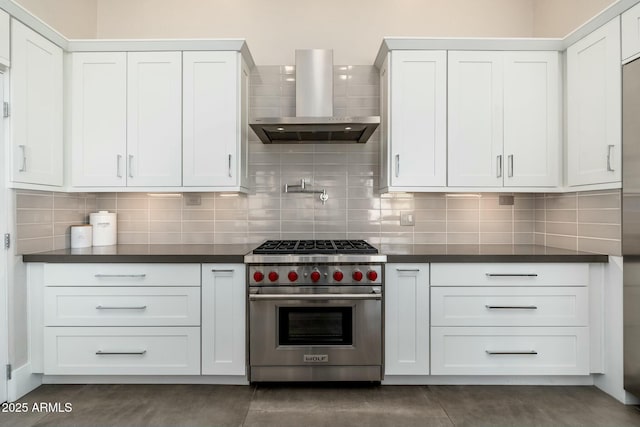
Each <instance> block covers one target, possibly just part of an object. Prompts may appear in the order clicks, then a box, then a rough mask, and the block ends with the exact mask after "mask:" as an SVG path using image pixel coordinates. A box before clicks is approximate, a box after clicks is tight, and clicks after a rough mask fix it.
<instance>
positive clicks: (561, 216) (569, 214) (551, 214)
mask: <svg viewBox="0 0 640 427" xmlns="http://www.w3.org/2000/svg"><path fill="white" fill-rule="evenodd" d="M545 218H546V221H555V222H576V221H577V219H578V211H576V210H549V211H547V213H546V216H545Z"/></svg>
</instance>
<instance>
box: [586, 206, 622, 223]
mask: <svg viewBox="0 0 640 427" xmlns="http://www.w3.org/2000/svg"><path fill="white" fill-rule="evenodd" d="M620 213H621V212H620V209H580V210H578V222H581V223H602V224H620V223H621V220H622V218H621V216H620Z"/></svg>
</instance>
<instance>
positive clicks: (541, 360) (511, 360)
mask: <svg viewBox="0 0 640 427" xmlns="http://www.w3.org/2000/svg"><path fill="white" fill-rule="evenodd" d="M588 284H589V265H588V264H560V263H558V264H555V263H554V264H551V263H549V264H545V263H469V264H454V263H451V264H431V374H432V375H589V372H590V364H589V360H590V347H589V301H588V299H589V297H588V295H589V292H588Z"/></svg>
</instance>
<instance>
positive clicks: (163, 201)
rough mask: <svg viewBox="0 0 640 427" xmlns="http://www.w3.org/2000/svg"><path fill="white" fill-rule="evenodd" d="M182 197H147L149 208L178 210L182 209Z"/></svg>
mask: <svg viewBox="0 0 640 427" xmlns="http://www.w3.org/2000/svg"><path fill="white" fill-rule="evenodd" d="M182 204H183V201H182V197H176V198H173V197H171V198H164V197H149V209H150V210H152V211H155V210H179V209H182Z"/></svg>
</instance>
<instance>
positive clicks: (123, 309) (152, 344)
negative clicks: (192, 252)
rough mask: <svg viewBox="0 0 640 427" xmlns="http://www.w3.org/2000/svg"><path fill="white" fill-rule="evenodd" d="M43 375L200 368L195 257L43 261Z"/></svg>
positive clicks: (158, 372)
mask: <svg viewBox="0 0 640 427" xmlns="http://www.w3.org/2000/svg"><path fill="white" fill-rule="evenodd" d="M43 276H44V277H43V279H42V281H43V283H42V285H44V289H43V290H42V298H43V299H42V301H43V306H44V319H43V326H44V331H43V334H44V337H43V341H44V344H43V352H44V355H43V365H44V370H43V371H44V374H46V375H200V354H201V351H200V350H201V348H200V322H201V319H200V308H201V302H200V264H136V263H122V264H111V263H95V264H73V263H72V264H46V265H45V268H44V275H43Z"/></svg>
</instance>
